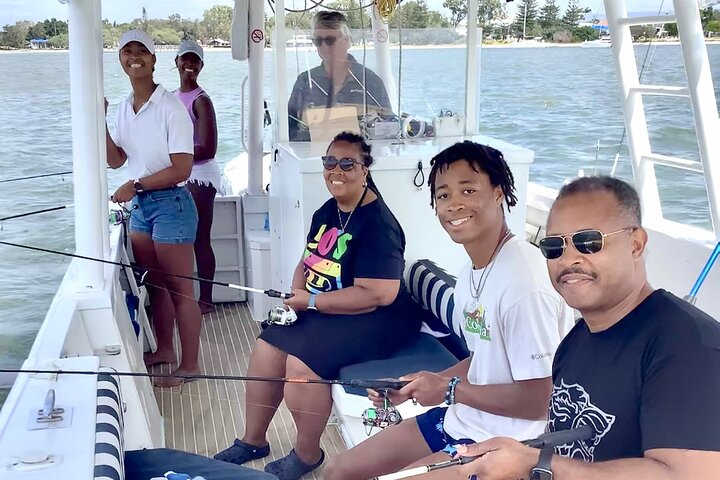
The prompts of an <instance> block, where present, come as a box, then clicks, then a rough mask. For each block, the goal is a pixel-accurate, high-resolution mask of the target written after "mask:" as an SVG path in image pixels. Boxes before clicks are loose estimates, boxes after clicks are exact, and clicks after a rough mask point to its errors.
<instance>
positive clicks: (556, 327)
mask: <svg viewBox="0 0 720 480" xmlns="http://www.w3.org/2000/svg"><path fill="white" fill-rule="evenodd" d="M486 269H488V272H487V273H485V275H484V277H486V278H483V283H484V287H483V288H482V290H481V292H480V296H479V298H477V299H475V298H473V293H471V291H472V290H476V288H474V287H478V285H479V284H480V280H481V276H483V269H480V270H472V265H471V264H470V263H468V265H466V266H465V268H463V270H462V271H461V272H460V274H459V275H458V277H457V283H456V285H455V296H454V298H455V310H454V315H453V322H457V323H458V324H460V325H462V328H463V329H464V333H465V337H466V340H467V344H468V348H469V349H470V351H471V352H472V360H471V362H470V368H469V371H468V381H469V382H470V383H472V384H475V385H496V384H508V383H513V382H516V381H520V380H531V379H535V378H544V377H550V376H551V373H552V362H553V357H554V355H555V350H556V349H557V347H558V345H559V344H560V340H562V338H563V337H564V336H565V334H566V333H567V332H569V331H570V329H571V328H572V327H573V325H574V320H573V312H572V310H571V309H570V307H568V306H567V304H566V303H565V302H564V300H563V299H562V298H561V297H560V295H558V293H557V292H556V291H555V290H554V289H553V287H552V285H551V283H550V278H549V276H548V272H547V266H546V264H545V259H544V258H543V257H542V255H541V253H540V251H539V250H538V249H537V248H535V247H534V246H532V245H530V244H528V243H526V242H524V241H522V240H520V239H519V238H517V237H513V238H511V239H510V240H509V241H507V243H505V245H504V246H503V247H502V248H501V249H500V251H499V252H498V254H497V257H496V258H495V261H494V264H490V265H489V266H488V267H486ZM471 275H472V276H473V280H472V281H471ZM471 283H474V287H473V286H472V285H471ZM546 423H547V422H546V421H534V420H524V419H517V418H510V417H503V416H499V415H494V414H491V413H487V412H483V411H480V410H477V409H475V408H472V407H469V406H467V405H462V404H456V405H452V406H450V407H449V409H448V411H447V413H446V415H445V421H444V426H445V431H446V432H447V433H448V434H449V435H450V436H452V437H454V438H456V439H461V438H470V439H472V440H475V441H476V442H479V441H483V440H486V439H488V438H492V437H496V436H505V437H512V438H515V439H517V440H524V439H527V438H533V437H537V436H538V435H540V434H541V433H543V431H544V430H545V426H546Z"/></svg>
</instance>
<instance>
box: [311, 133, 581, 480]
mask: <svg viewBox="0 0 720 480" xmlns="http://www.w3.org/2000/svg"><path fill="white" fill-rule="evenodd" d="M431 165H432V170H431V172H430V181H429V184H430V192H431V205H432V206H434V207H435V210H436V213H437V216H438V219H439V220H440V223H441V224H442V226H443V228H444V229H445V230H446V231H447V232H448V234H449V235H450V237H451V238H452V239H453V241H455V242H457V243H460V244H462V245H463V246H464V247H465V250H466V251H467V253H468V256H469V257H470V259H469V260H470V261H469V262H468V264H467V266H466V267H465V268H463V270H462V271H461V272H460V274H459V275H458V277H457V282H456V285H455V297H454V300H455V311H454V312H455V313H454V318H453V321H454V322H460V324H461V325H462V327H463V328H464V330H465V337H466V339H467V343H468V348H469V349H470V351H471V352H472V354H471V356H470V357H469V358H467V359H465V360H463V361H461V362H459V363H458V364H457V365H455V366H453V367H452V368H449V369H448V370H445V371H443V372H440V373H437V374H436V373H430V372H418V373H414V374H411V375H407V376H406V377H403V378H402V380H410V383H409V384H408V385H407V386H405V387H404V388H402V389H401V390H399V391H393V392H390V400H391V401H392V402H393V403H394V404H396V405H397V404H399V403H402V402H403V401H405V400H408V399H411V398H412V399H414V400H415V401H417V402H419V403H420V404H422V405H439V404H443V403H445V404H447V405H448V406H447V407H437V408H433V409H431V410H429V411H428V412H426V413H424V414H422V415H419V416H418V417H415V418H411V419H406V420H405V421H403V422H402V423H400V424H399V425H397V426H393V427H390V428H387V429H386V430H384V431H382V432H380V433H379V434H377V435H375V436H373V437H371V438H369V439H368V440H366V441H365V442H363V443H361V444H360V445H358V446H356V447H355V448H353V449H351V450H349V451H347V452H345V453H343V454H341V455H339V456H338V457H335V458H334V459H333V460H332V461H331V462H330V463H329V464H328V466H327V467H326V468H325V472H324V476H323V478H324V479H325V480H340V479H342V480H364V479H368V478H372V477H376V476H378V475H382V474H386V473H390V472H394V471H397V470H400V469H402V468H403V467H406V466H409V465H411V464H428V463H435V462H439V461H443V460H447V459H448V455H453V454H454V453H455V448H454V447H455V446H456V445H458V444H464V443H472V442H473V441H475V442H477V441H481V440H484V439H488V438H492V437H495V436H506V437H513V438H516V439H518V440H523V439H526V438H532V437H536V436H538V435H540V434H541V433H542V432H543V431H544V429H545V423H546V419H547V408H548V401H549V398H550V393H551V391H552V382H551V378H550V377H551V373H552V360H553V356H554V354H555V350H556V348H557V346H558V344H559V343H560V340H562V338H563V337H564V335H565V334H566V333H567V332H568V331H569V330H570V329H571V328H572V326H573V315H572V310H571V309H570V308H569V307H568V306H567V305H566V304H565V302H564V301H563V300H562V298H561V297H560V296H559V295H558V294H557V293H556V292H555V290H554V289H553V287H552V285H551V283H550V279H549V278H548V274H547V269H546V268H545V262H544V259H543V257H542V255H541V254H540V252H539V251H538V250H536V249H535V247H533V246H531V245H530V244H528V243H526V242H525V241H524V240H523V239H522V238H517V237H515V236H514V235H513V234H512V233H511V232H510V230H509V229H508V227H507V223H506V222H505V211H504V205H507V207H508V209H509V208H510V207H512V206H514V205H515V204H516V202H517V199H516V197H515V194H514V190H515V187H514V180H513V176H512V173H511V171H510V168H509V167H508V165H507V163H506V162H505V159H504V158H503V156H502V153H501V152H499V151H498V150H495V149H493V148H491V147H487V146H484V145H479V144H476V143H473V142H467V141H466V142H463V143H458V144H455V145H453V146H452V147H449V148H447V149H446V150H444V151H442V152H441V153H439V154H438V155H437V156H436V157H435V158H433V160H432V162H431ZM370 398H371V399H372V400H373V401H374V402H376V403H380V402H381V398H380V397H379V396H378V395H377V394H376V393H375V392H372V393H371V395H370ZM398 446H402V448H397V447H398ZM423 478H427V479H431V478H438V479H440V478H443V472H442V471H438V472H435V473H430V474H427V475H425V476H423Z"/></svg>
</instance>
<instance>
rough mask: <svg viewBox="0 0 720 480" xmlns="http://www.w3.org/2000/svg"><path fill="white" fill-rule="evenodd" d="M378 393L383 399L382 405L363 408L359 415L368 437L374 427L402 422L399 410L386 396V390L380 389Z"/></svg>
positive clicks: (383, 426)
mask: <svg viewBox="0 0 720 480" xmlns="http://www.w3.org/2000/svg"><path fill="white" fill-rule="evenodd" d="M379 393H380V395H382V397H383V399H384V401H383V406H382V407H370V408H368V409H365V411H364V412H363V413H362V416H361V418H362V422H363V425H365V433H366V434H367V436H368V437H369V436H370V433H372V429H373V428H375V427H378V428H381V429H382V428H387V427H389V426H390V425H397V424H398V423H400V422H402V416H401V415H400V412H399V411H398V409H397V408H395V406H394V405H393V404H392V402H391V401H390V400H389V399H388V397H387V395H388V391H387V390H380V391H379Z"/></svg>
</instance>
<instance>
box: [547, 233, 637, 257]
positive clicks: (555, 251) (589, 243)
mask: <svg viewBox="0 0 720 480" xmlns="http://www.w3.org/2000/svg"><path fill="white" fill-rule="evenodd" d="M637 228H638V227H625V228H623V229H621V230H617V231H615V232H610V233H603V232H601V231H600V230H582V231H580V232H575V233H568V234H567V235H551V236H549V237H545V238H543V239H541V240H540V242H539V243H538V246H539V247H540V252H542V254H543V256H544V257H545V258H547V259H548V260H555V259H556V258H560V257H562V254H563V252H564V251H565V247H566V246H567V243H566V242H565V238H566V237H570V241H571V242H572V244H573V246H574V247H575V249H576V250H577V251H578V252H580V253H582V254H585V255H592V254H593V253H598V252H599V251H600V250H602V249H603V247H604V246H605V237H609V236H610V235H615V234H618V233H622V232H627V231H635V230H637Z"/></svg>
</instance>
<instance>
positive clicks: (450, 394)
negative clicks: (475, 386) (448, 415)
mask: <svg viewBox="0 0 720 480" xmlns="http://www.w3.org/2000/svg"><path fill="white" fill-rule="evenodd" d="M458 383H460V377H453V378H452V379H451V380H450V382H448V387H447V390H446V391H445V404H446V405H455V386H456V385H457V384H458Z"/></svg>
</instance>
